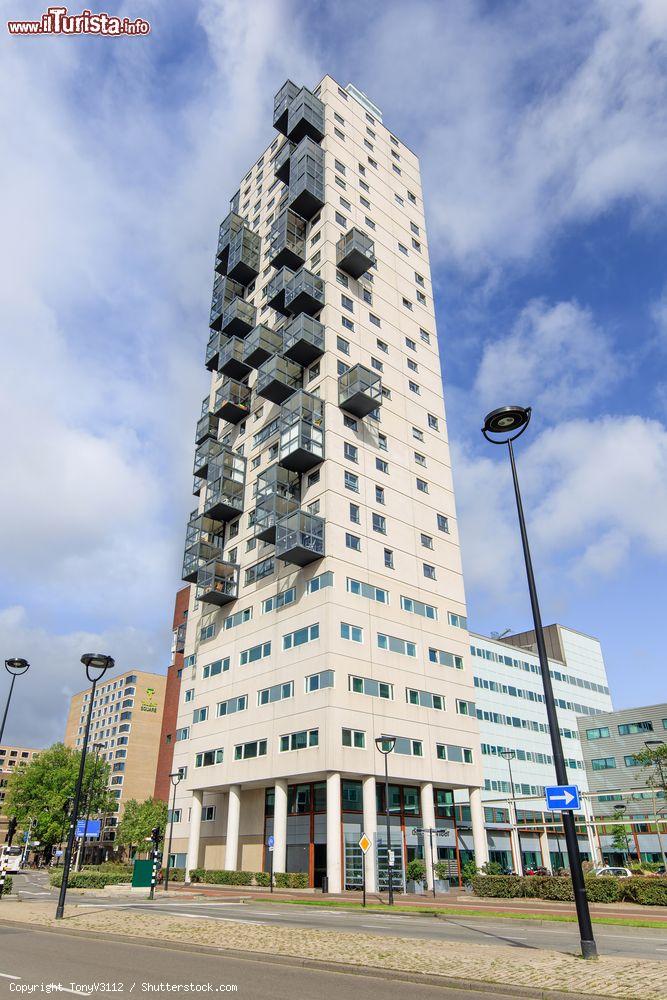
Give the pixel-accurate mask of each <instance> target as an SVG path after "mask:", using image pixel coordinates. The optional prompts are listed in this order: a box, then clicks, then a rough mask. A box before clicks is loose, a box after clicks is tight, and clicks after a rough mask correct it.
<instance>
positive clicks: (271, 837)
mask: <svg viewBox="0 0 667 1000" xmlns="http://www.w3.org/2000/svg"><path fill="white" fill-rule="evenodd" d="M267 844H268V846H269V847H273V845H274V844H275V840H274V839H273V835H271V836H270V837H269V839H268V840H267Z"/></svg>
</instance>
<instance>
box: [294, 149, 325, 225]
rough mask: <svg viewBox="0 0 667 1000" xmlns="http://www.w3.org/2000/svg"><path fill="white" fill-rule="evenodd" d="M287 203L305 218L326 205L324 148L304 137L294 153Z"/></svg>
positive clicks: (308, 217)
mask: <svg viewBox="0 0 667 1000" xmlns="http://www.w3.org/2000/svg"><path fill="white" fill-rule="evenodd" d="M290 164H291V165H290V181H289V195H288V199H287V204H288V205H289V207H290V208H291V209H292V211H293V212H296V213H297V215H301V216H302V217H303V218H304V219H312V217H313V216H314V215H315V212H318V211H319V210H320V208H322V205H324V150H323V149H322V147H321V146H318V145H317V143H315V142H313V141H312V139H308V138H306V139H303V140H302V141H301V142H300V143H299V145H298V146H297V148H296V149H295V150H294V152H293V153H292V157H291V161H290Z"/></svg>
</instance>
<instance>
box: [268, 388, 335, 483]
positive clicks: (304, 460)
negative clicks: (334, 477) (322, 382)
mask: <svg viewBox="0 0 667 1000" xmlns="http://www.w3.org/2000/svg"><path fill="white" fill-rule="evenodd" d="M323 459H324V401H323V400H322V399H320V398H319V397H318V396H313V394H312V393H310V392H306V390H305V389H300V390H299V391H298V392H295V393H294V395H293V396H291V397H290V398H289V399H288V400H287V402H286V403H285V404H284V406H282V407H281V410H280V456H279V462H280V464H281V465H282V466H283V468H285V469H293V470H294V471H295V472H301V473H303V472H308V470H309V469H312V468H313V467H314V466H315V465H319V463H320V462H321V461H323Z"/></svg>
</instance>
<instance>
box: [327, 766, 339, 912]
mask: <svg viewBox="0 0 667 1000" xmlns="http://www.w3.org/2000/svg"><path fill="white" fill-rule="evenodd" d="M340 823H341V813H340V774H339V773H338V772H337V771H335V772H334V773H333V774H328V775H327V880H328V882H329V892H334V893H335V892H340V891H341V866H340V843H341V825H340Z"/></svg>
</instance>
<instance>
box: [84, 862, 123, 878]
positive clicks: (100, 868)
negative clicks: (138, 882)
mask: <svg viewBox="0 0 667 1000" xmlns="http://www.w3.org/2000/svg"><path fill="white" fill-rule="evenodd" d="M81 871H83V872H105V873H107V872H111V873H113V874H119V875H129V877H130V878H132V872H133V871H134V865H132V864H130V865H126V864H122V863H121V862H120V861H103V862H102V864H100V865H83V867H82V869H81Z"/></svg>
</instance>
